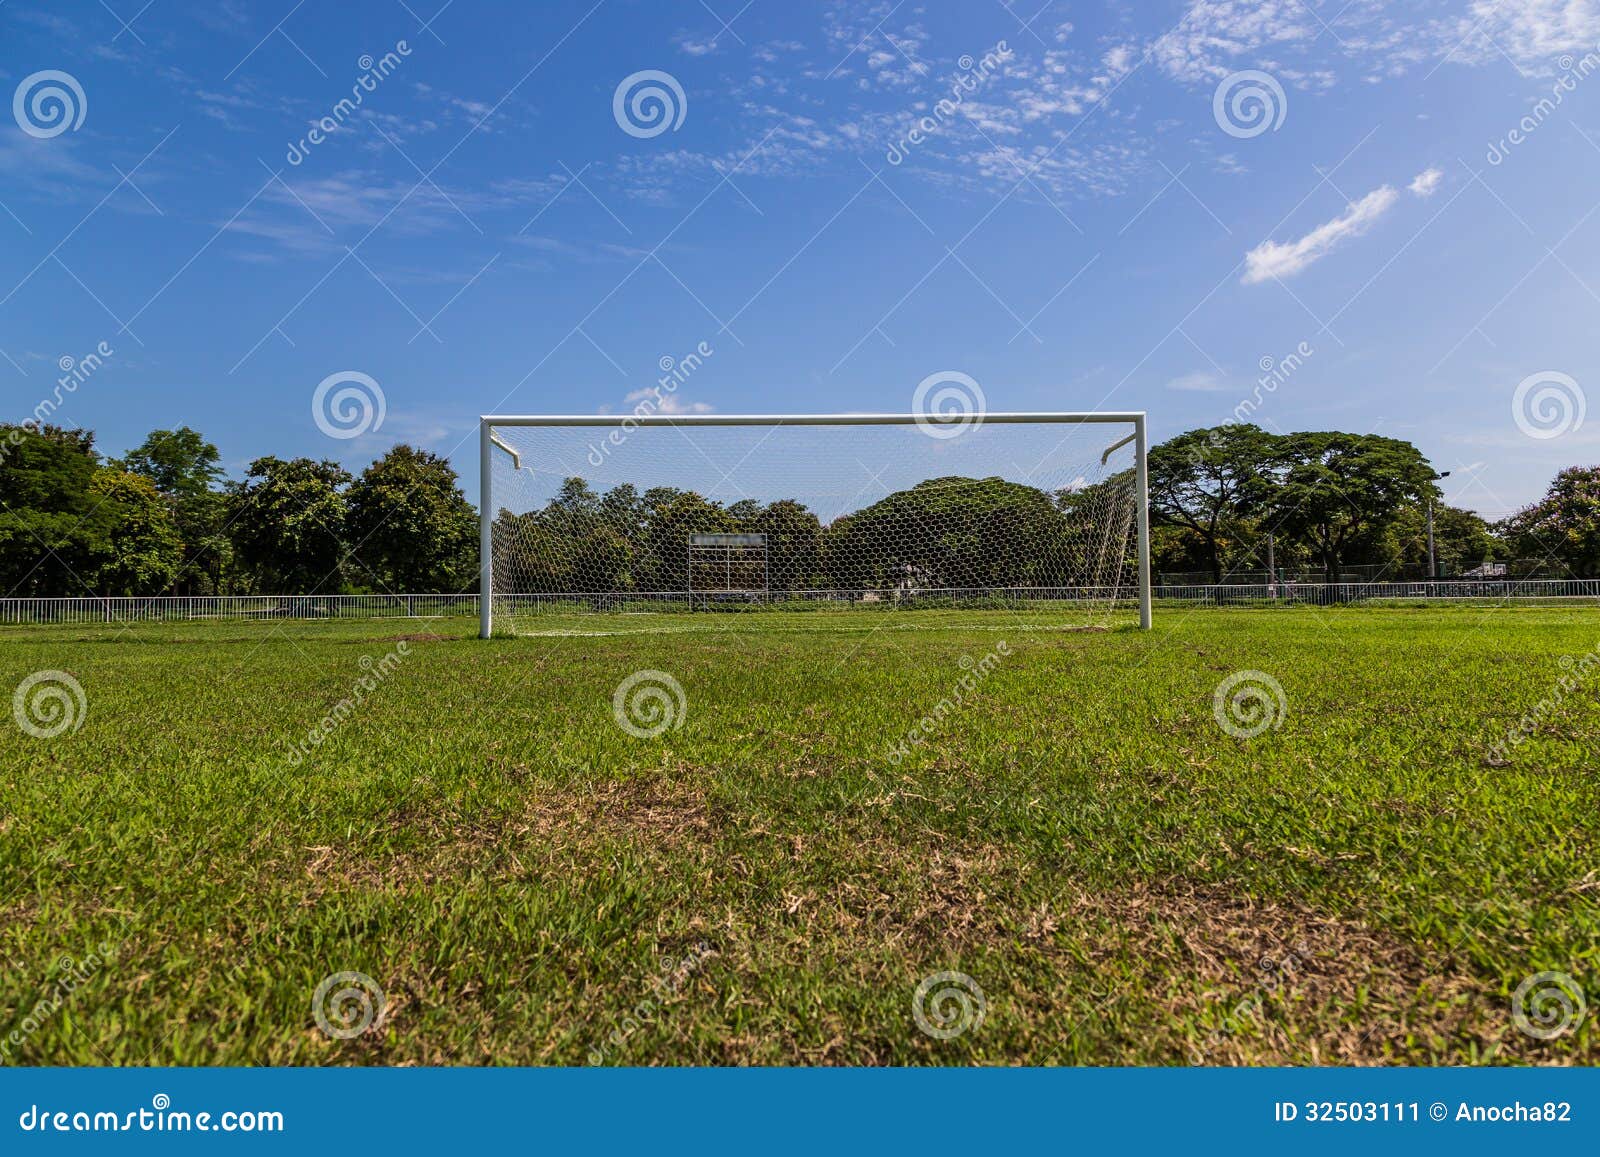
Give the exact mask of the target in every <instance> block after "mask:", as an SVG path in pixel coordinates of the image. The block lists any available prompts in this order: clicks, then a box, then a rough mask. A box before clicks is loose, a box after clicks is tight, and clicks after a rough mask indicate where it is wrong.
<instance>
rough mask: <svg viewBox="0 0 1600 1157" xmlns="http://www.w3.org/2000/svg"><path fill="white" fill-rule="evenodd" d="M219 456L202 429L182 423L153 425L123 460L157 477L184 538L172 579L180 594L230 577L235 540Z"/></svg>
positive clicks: (202, 590) (213, 587)
mask: <svg viewBox="0 0 1600 1157" xmlns="http://www.w3.org/2000/svg"><path fill="white" fill-rule="evenodd" d="M219 459H220V455H219V454H218V452H217V448H216V447H215V446H214V445H212V444H211V443H210V442H208V441H206V440H205V438H204V437H203V436H201V434H200V433H198V432H197V431H195V430H192V429H190V428H189V427H188V426H179V427H178V428H177V429H176V430H152V431H151V432H150V434H149V436H148V437H146V438H145V440H144V442H142V443H141V444H140V445H139V446H137V447H135V448H134V449H132V450H130V451H128V453H127V454H126V455H125V456H124V457H123V459H122V462H121V466H122V468H123V469H124V470H126V471H128V472H129V473H131V474H138V475H142V476H143V477H145V478H148V479H149V480H150V481H151V482H152V483H154V485H155V488H156V490H158V491H159V492H160V493H161V494H162V495H163V496H164V497H165V498H166V500H167V502H168V504H169V506H170V507H171V510H172V516H173V521H174V522H175V523H176V524H177V528H178V533H179V535H180V536H181V537H182V539H183V565H182V567H181V568H180V570H179V573H178V575H177V577H176V579H175V580H174V583H173V591H174V593H176V594H189V595H207V594H217V593H219V592H221V591H222V589H223V587H224V585H225V582H226V575H227V573H228V571H229V569H230V565H231V563H232V559H233V544H232V543H231V542H230V541H229V539H228V536H227V534H226V533H224V530H223V525H224V521H225V517H226V515H225V498H224V495H223V493H222V491H221V490H220V489H218V483H219V481H220V480H221V478H222V468H221V467H220V466H219V465H218V461H219Z"/></svg>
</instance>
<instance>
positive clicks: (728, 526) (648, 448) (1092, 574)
mask: <svg viewBox="0 0 1600 1157" xmlns="http://www.w3.org/2000/svg"><path fill="white" fill-rule="evenodd" d="M482 422H483V425H482V439H481V453H482V454H483V470H482V487H483V495H482V515H483V549H484V558H483V572H484V573H483V576H482V577H483V589H484V590H485V591H487V592H490V595H491V597H489V598H486V599H484V600H483V614H484V623H483V628H484V633H485V634H486V635H487V634H489V633H491V631H492V632H499V633H517V632H520V631H523V630H528V629H536V624H537V623H538V622H539V621H542V622H543V623H544V624H548V623H549V621H550V619H549V618H548V617H549V616H552V615H570V614H578V613H590V612H602V613H605V612H609V613H647V612H654V613H660V614H671V613H685V614H687V613H700V612H731V611H748V612H761V611H775V610H778V611H829V610H858V611H878V612H888V613H907V614H911V613H916V612H919V611H927V610H933V609H939V608H951V607H964V608H971V609H977V608H994V609H1010V610H1013V611H1017V610H1025V609H1049V610H1051V611H1054V612H1059V613H1060V614H1063V615H1066V616H1068V617H1069V618H1071V619H1074V620H1077V621H1081V622H1083V623H1084V624H1103V623H1106V622H1107V621H1109V620H1110V619H1111V618H1112V617H1113V614H1114V613H1115V612H1118V611H1126V612H1128V613H1129V616H1130V617H1131V615H1132V613H1134V612H1137V613H1138V614H1139V617H1140V621H1141V624H1142V625H1145V626H1148V625H1149V578H1148V576H1149V567H1148V524H1147V518H1146V515H1145V510H1144V504H1143V497H1144V463H1143V457H1142V456H1143V450H1144V444H1145V443H1144V427H1143V423H1144V416H1143V415H1142V414H998V415H997V414H990V415H986V416H984V417H983V418H981V419H980V420H978V421H976V422H971V421H966V422H962V423H960V424H955V423H949V424H947V423H945V422H943V421H941V420H940V419H939V418H937V417H930V416H928V415H808V416H783V417H735V416H725V415H692V416H689V415H671V416H667V415H651V416H648V417H637V416H633V417H581V418H578V417H486V418H484V419H483V420H482Z"/></svg>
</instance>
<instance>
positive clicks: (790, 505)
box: [728, 498, 826, 591]
mask: <svg viewBox="0 0 1600 1157" xmlns="http://www.w3.org/2000/svg"><path fill="white" fill-rule="evenodd" d="M738 505H739V504H738V503H734V506H738ZM728 509H729V512H730V513H731V512H732V510H733V507H729V508H728ZM751 529H752V530H753V531H754V532H755V533H757V534H764V535H766V536H767V582H768V585H769V586H770V587H771V589H773V590H779V591H793V590H805V589H807V588H810V587H818V586H823V585H826V579H825V577H824V575H823V574H822V523H821V522H819V521H818V520H817V516H816V515H815V514H812V513H811V511H809V510H807V509H806V508H805V507H804V506H803V505H801V504H800V503H798V502H795V501H794V500H793V499H789V498H782V499H779V500H778V501H777V502H771V503H768V504H767V505H766V506H765V507H764V508H763V509H762V511H761V513H760V514H758V515H757V516H756V518H755V521H754V522H753V523H752V525H751Z"/></svg>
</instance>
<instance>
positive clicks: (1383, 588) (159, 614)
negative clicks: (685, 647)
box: [0, 579, 1600, 626]
mask: <svg viewBox="0 0 1600 1157" xmlns="http://www.w3.org/2000/svg"><path fill="white" fill-rule="evenodd" d="M1152 594H1153V596H1154V598H1155V599H1156V600H1157V602H1160V603H1165V604H1167V605H1169V606H1175V605H1188V606H1263V605H1272V604H1280V605H1281V604H1296V603H1298V604H1309V605H1315V606H1331V605H1336V604H1345V603H1370V602H1385V601H1394V602H1439V603H1449V602H1463V601H1469V600H1471V601H1480V602H1510V601H1541V600H1543V601H1552V602H1564V603H1596V604H1600V579H1442V580H1440V581H1438V582H1364V583H1298V582H1293V583H1251V584H1234V583H1229V584H1224V585H1221V586H1218V585H1215V584H1209V583H1208V584H1194V585H1189V584H1181V585H1180V584H1174V583H1162V584H1160V585H1158V586H1156V587H1154V588H1153V589H1152ZM496 598H497V599H498V600H499V601H500V604H501V605H502V606H505V607H506V608H507V609H508V610H510V611H512V612H513V613H518V614H528V613H537V612H539V611H554V612H561V611H586V610H595V611H627V610H657V611H671V610H691V609H736V608H735V607H734V606H733V605H732V604H731V603H730V604H729V605H727V606H725V607H724V606H718V605H716V604H715V603H706V602H703V601H702V600H701V599H700V598H696V599H695V600H694V602H693V603H692V604H691V603H690V601H689V599H688V597H687V592H684V593H682V594H675V593H669V594H665V595H659V596H651V595H648V594H639V593H633V594H618V593H615V592H608V593H604V594H599V593H597V594H595V595H590V596H586V595H576V596H574V595H497V596H496ZM1135 599H1136V592H1135V591H1133V590H1131V589H1129V588H1126V587H1124V588H1121V589H1118V588H1110V587H1062V588H1055V587H1051V588H1044V587H1009V588H1003V589H1002V588H973V589H958V590H944V591H918V592H915V593H914V594H913V595H911V596H910V597H909V598H907V597H901V598H896V596H895V594H894V592H878V591H872V592H865V593H863V592H860V591H797V592H792V593H781V594H780V593H779V592H773V594H772V595H771V597H770V598H769V599H767V600H762V601H761V603H760V605H761V606H762V607H765V608H769V609H779V610H781V609H785V608H786V607H796V608H798V607H800V606H802V605H805V604H809V605H810V606H811V607H813V608H817V609H820V608H821V607H822V606H826V605H830V604H831V605H834V606H841V607H844V606H853V607H882V608H883V609H885V610H888V609H893V608H896V607H898V608H902V609H904V608H906V607H908V606H910V607H917V606H922V607H938V606H965V607H977V608H982V607H985V606H992V607H1008V608H1012V609H1018V610H1020V609H1025V608H1026V609H1038V608H1040V607H1041V606H1044V605H1046V604H1049V603H1079V604H1081V603H1085V602H1089V603H1107V602H1111V601H1120V602H1128V603H1132V602H1133V601H1135ZM749 609H756V607H755V606H754V605H751V606H749ZM477 614H478V596H477V595H475V594H467V595H210V596H193V597H184V596H178V597H166V596H163V597H152V598H65V599H0V625H13V626H14V625H19V624H28V623H130V622H164V621H165V622H178V621H194V620H206V619H232V620H267V621H270V620H274V619H310V620H317V619H375V618H396V619H400V618H415V619H431V618H443V617H446V616H460V617H469V616H470V617H475V616H476V615H477Z"/></svg>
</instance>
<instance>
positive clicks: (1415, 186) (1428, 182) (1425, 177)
mask: <svg viewBox="0 0 1600 1157" xmlns="http://www.w3.org/2000/svg"><path fill="white" fill-rule="evenodd" d="M1442 180H1444V173H1443V171H1441V170H1439V169H1424V170H1422V172H1420V173H1418V174H1417V175H1416V178H1415V179H1414V180H1413V181H1412V182H1411V184H1409V185H1407V186H1406V188H1408V189H1410V190H1411V191H1412V192H1413V193H1415V194H1416V195H1417V196H1419V197H1431V196H1433V194H1434V191H1435V190H1436V189H1438V187H1439V182H1440V181H1442Z"/></svg>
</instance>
